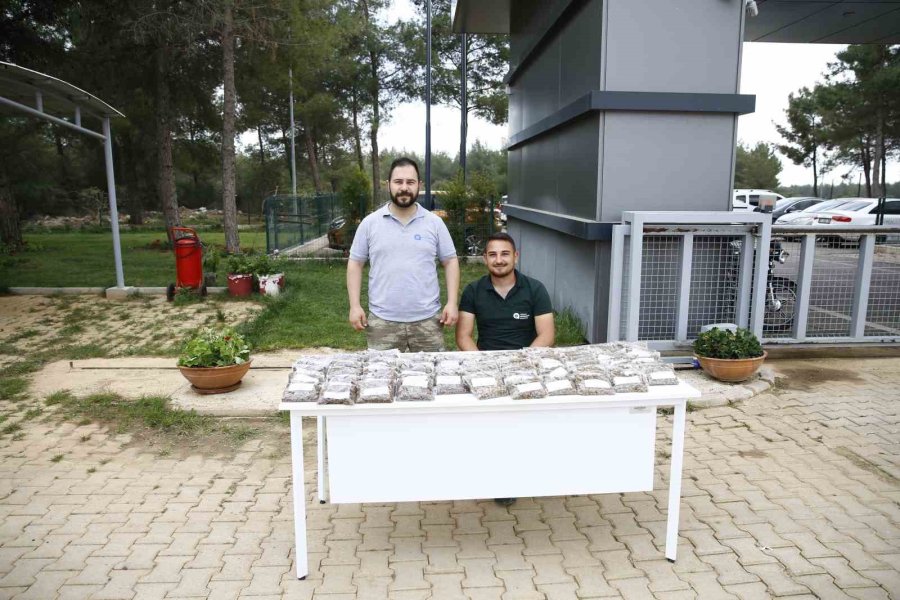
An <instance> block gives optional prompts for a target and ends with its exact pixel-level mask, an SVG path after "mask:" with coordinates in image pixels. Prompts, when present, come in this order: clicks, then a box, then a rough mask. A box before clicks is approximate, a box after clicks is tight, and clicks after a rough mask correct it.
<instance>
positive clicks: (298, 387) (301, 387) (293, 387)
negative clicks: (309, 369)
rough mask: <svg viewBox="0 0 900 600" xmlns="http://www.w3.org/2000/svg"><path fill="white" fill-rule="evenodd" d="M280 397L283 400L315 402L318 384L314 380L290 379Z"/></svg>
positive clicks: (317, 394) (317, 396) (317, 397)
mask: <svg viewBox="0 0 900 600" xmlns="http://www.w3.org/2000/svg"><path fill="white" fill-rule="evenodd" d="M282 399H283V400H284V401H285V402H315V401H316V400H318V399H319V386H318V384H316V383H314V382H308V381H294V380H291V381H290V382H289V383H288V385H287V387H286V388H285V390H284V395H283V396H282Z"/></svg>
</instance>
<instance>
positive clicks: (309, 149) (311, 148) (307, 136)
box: [303, 127, 322, 194]
mask: <svg viewBox="0 0 900 600" xmlns="http://www.w3.org/2000/svg"><path fill="white" fill-rule="evenodd" d="M303 141H304V142H305V144H306V156H307V160H309V170H310V172H311V173H312V178H313V186H314V187H315V188H316V193H317V194H321V193H322V183H321V181H320V180H319V157H318V154H317V153H316V143H315V140H313V136H312V132H311V131H310V128H309V127H304V128H303Z"/></svg>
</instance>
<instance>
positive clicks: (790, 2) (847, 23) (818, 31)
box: [453, 0, 900, 44]
mask: <svg viewBox="0 0 900 600" xmlns="http://www.w3.org/2000/svg"><path fill="white" fill-rule="evenodd" d="M512 1H513V0H459V1H458V2H457V3H456V10H455V12H454V19H453V30H454V31H457V32H466V33H509V14H510V5H511V4H512ZM756 6H757V8H758V10H759V14H758V15H757V16H755V17H748V18H747V20H746V26H745V28H744V41H745V42H792V43H805V44H897V43H900V0H756Z"/></svg>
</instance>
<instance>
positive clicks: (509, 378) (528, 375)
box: [503, 370, 541, 388]
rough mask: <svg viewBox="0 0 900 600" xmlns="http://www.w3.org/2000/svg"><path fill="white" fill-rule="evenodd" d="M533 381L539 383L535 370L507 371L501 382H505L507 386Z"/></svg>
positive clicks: (539, 379) (538, 376)
mask: <svg viewBox="0 0 900 600" xmlns="http://www.w3.org/2000/svg"><path fill="white" fill-rule="evenodd" d="M534 381H537V382H539V383H540V381H541V377H540V375H538V374H537V371H533V370H522V371H514V372H512V373H508V374H507V375H506V376H505V377H504V378H503V383H504V384H506V386H507V387H509V388H511V387H512V386H514V385H518V384H520V383H530V382H534Z"/></svg>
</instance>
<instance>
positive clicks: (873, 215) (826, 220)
mask: <svg viewBox="0 0 900 600" xmlns="http://www.w3.org/2000/svg"><path fill="white" fill-rule="evenodd" d="M882 210H883V214H884V219H883V221H882V222H883V224H884V225H895V226H897V225H900V199H898V198H887V199H886V200H885V202H884V207H883V209H882ZM878 212H879V206H878V198H838V199H836V200H834V201H831V202H823V203H821V204H818V205H815V206H812V207H810V208H809V209H807V210H805V211H803V212H801V213H795V214H800V215H803V217H802V218H800V219H798V220H796V221H793V222H792V223H791V224H792V225H813V226H815V227H821V228H823V229H825V230H828V229H830V228H831V227H834V226H838V225H860V226H871V225H875V224H876V219H877V218H878ZM788 216H790V215H785V217H782V218H781V219H779V221H778V223H779V224H781V223H782V221H783V220H784V219H785V218H786V217H788ZM888 238H890V239H891V240H892V241H893V240H896V239H898V236H897V235H891V236H878V239H879V241H881V240H885V239H888ZM819 239H820V240H823V241H832V242H837V243H844V242H856V241H857V240H858V239H859V234H857V233H836V234H835V235H833V236H831V235H829V236H825V235H820V236H819Z"/></svg>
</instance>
